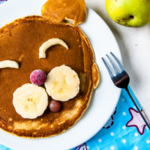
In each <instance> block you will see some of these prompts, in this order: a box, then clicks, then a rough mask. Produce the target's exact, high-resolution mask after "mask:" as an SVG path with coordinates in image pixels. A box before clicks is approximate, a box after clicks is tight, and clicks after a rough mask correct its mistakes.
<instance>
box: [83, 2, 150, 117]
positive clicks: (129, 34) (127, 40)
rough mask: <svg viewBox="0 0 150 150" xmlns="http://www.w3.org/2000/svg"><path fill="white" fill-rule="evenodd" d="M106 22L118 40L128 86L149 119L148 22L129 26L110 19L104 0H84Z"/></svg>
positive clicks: (149, 41)
mask: <svg viewBox="0 0 150 150" xmlns="http://www.w3.org/2000/svg"><path fill="white" fill-rule="evenodd" d="M85 2H86V4H87V6H88V7H90V8H92V9H93V10H94V11H95V12H97V13H98V14H99V15H100V16H101V18H103V20H104V21H105V22H106V23H107V24H108V26H109V27H110V29H111V30H112V32H113V34H114V35H115V38H116V40H117V42H118V45H119V48H120V51H121V55H122V58H123V66H124V68H125V69H126V71H127V72H128V74H129V76H130V87H131V89H132V91H133V92H134V94H135V96H136V97H137V99H138V101H139V103H140V104H141V106H142V108H143V110H144V112H145V113H146V115H147V117H148V119H149V120H150V89H149V88H150V24H148V25H146V26H144V27H140V28H131V27H124V26H121V25H119V24H117V23H115V22H114V21H112V20H111V19H110V17H109V16H108V14H107V11H106V7H105V0H85Z"/></svg>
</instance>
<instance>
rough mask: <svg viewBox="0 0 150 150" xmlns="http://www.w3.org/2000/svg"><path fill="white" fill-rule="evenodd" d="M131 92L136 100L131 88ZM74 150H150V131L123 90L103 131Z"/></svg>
mask: <svg viewBox="0 0 150 150" xmlns="http://www.w3.org/2000/svg"><path fill="white" fill-rule="evenodd" d="M129 91H130V92H131V95H132V96H133V97H134V98H135V96H134V94H133V92H132V91H131V89H130V88H129ZM72 150H150V131H149V129H148V128H147V126H146V124H145V122H144V121H143V119H142V117H141V116H140V114H139V113H138V111H137V109H136V107H135V106H134V104H133V103H132V101H131V99H130V97H129V96H128V94H127V93H126V91H125V90H124V89H123V90H122V92H121V95H120V98H119V102H118V104H117V106H116V109H115V110H114V113H113V114H112V116H111V117H110V119H109V120H108V121H107V123H106V124H105V126H104V127H103V129H101V130H100V131H99V132H98V133H97V134H96V135H95V136H94V137H92V138H91V139H90V140H89V141H87V142H85V143H83V144H82V145H80V146H78V147H76V148H74V149H72Z"/></svg>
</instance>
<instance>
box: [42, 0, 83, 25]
mask: <svg viewBox="0 0 150 150" xmlns="http://www.w3.org/2000/svg"><path fill="white" fill-rule="evenodd" d="M41 14H42V16H44V17H46V18H49V19H50V20H51V21H54V22H57V23H60V22H62V21H63V20H71V21H73V22H74V25H77V24H81V23H83V22H84V21H85V20H86V4H85V2H84V0H48V1H47V2H46V3H45V4H44V5H43V6H42V9H41Z"/></svg>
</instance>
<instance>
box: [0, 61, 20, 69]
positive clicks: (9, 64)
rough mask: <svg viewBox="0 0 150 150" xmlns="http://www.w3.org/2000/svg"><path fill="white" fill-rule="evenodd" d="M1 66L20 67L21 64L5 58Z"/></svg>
mask: <svg viewBox="0 0 150 150" xmlns="http://www.w3.org/2000/svg"><path fill="white" fill-rule="evenodd" d="M0 68H16V69H18V68H19V64H18V63H17V62H16V61H12V60H4V61H1V62H0Z"/></svg>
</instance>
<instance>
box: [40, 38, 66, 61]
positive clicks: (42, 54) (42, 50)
mask: <svg viewBox="0 0 150 150" xmlns="http://www.w3.org/2000/svg"><path fill="white" fill-rule="evenodd" d="M58 44H60V45H62V46H64V47H65V48H66V49H69V48H68V45H67V44H66V43H65V42H64V41H63V40H61V39H58V38H52V39H49V40H48V41H46V42H44V43H43V44H42V46H41V47H40V49H39V58H46V50H47V49H48V48H49V47H51V46H53V45H58Z"/></svg>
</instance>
